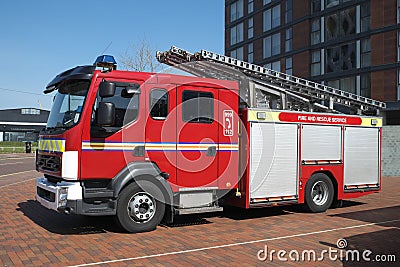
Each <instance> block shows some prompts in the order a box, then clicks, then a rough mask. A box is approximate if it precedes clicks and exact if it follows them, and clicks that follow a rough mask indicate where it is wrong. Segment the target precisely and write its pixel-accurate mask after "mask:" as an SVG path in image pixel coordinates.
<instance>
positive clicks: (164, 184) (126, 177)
mask: <svg viewBox="0 0 400 267" xmlns="http://www.w3.org/2000/svg"><path fill="white" fill-rule="evenodd" d="M160 173H161V170H160V169H159V167H158V166H157V164H156V163H154V162H131V163H129V164H128V165H127V166H126V167H125V168H124V169H123V170H121V171H120V172H119V173H118V174H117V175H116V176H115V177H114V179H113V180H112V184H111V187H112V189H113V195H114V197H115V198H118V196H119V194H120V193H121V192H122V190H123V189H124V188H126V187H127V186H128V185H130V184H132V183H134V182H135V183H137V184H138V186H139V187H140V181H147V182H150V183H152V184H154V186H156V187H158V188H159V189H160V190H161V192H162V193H163V196H164V200H165V204H166V211H165V215H164V220H165V221H166V222H172V220H173V192H172V188H171V186H170V184H169V183H168V181H167V180H166V179H165V178H163V177H162V176H161V175H160Z"/></svg>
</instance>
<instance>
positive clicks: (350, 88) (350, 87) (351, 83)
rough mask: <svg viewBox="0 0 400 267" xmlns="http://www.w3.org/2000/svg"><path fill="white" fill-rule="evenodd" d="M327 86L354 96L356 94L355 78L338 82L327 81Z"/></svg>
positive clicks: (347, 78)
mask: <svg viewBox="0 0 400 267" xmlns="http://www.w3.org/2000/svg"><path fill="white" fill-rule="evenodd" d="M328 86H330V87H333V88H338V89H340V90H343V91H346V92H349V93H352V94H355V93H356V77H355V76H351V77H346V78H342V79H340V80H333V81H328Z"/></svg>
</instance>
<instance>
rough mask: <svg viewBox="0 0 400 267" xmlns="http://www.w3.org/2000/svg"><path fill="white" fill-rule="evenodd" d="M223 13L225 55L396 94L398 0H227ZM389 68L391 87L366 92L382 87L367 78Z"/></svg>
mask: <svg viewBox="0 0 400 267" xmlns="http://www.w3.org/2000/svg"><path fill="white" fill-rule="evenodd" d="M304 3H308V4H307V5H308V6H304ZM242 6H244V9H243V10H242ZM377 8H380V9H379V10H381V9H383V10H385V12H386V13H387V15H386V13H385V18H384V20H383V17H382V16H380V14H379V11H377ZM295 11H296V12H295ZM243 13H244V14H243ZM226 14H227V18H226V22H227V31H226V33H227V37H228V38H229V39H228V43H227V47H226V53H227V55H232V56H235V57H237V58H240V59H242V58H244V60H247V61H249V62H251V63H254V64H257V65H261V66H266V67H269V68H271V69H275V70H282V71H284V72H286V73H288V74H292V73H297V75H299V76H301V77H304V78H306V79H312V80H314V81H316V82H320V83H324V84H327V85H328V84H329V85H331V86H333V87H337V88H340V89H343V90H346V91H349V92H352V93H357V94H360V95H362V96H366V97H368V96H370V97H374V98H378V100H384V99H379V97H381V98H382V97H383V98H392V99H394V98H396V97H397V99H400V73H398V72H400V30H399V29H398V25H400V0H396V1H391V2H390V4H389V3H386V2H385V4H383V3H382V2H381V1H376V2H373V1H372V0H361V1H355V0H310V1H308V2H304V1H294V0H263V1H259V2H258V1H254V0H243V1H239V0H236V1H235V0H231V1H227V5H226ZM375 19H376V22H374V23H372V22H371V20H375ZM396 26H397V27H396ZM394 32H395V34H394ZM386 33H387V34H386ZM305 35H308V36H305ZM395 36H396V39H397V40H393V39H394V38H395ZM382 39H383V40H382ZM393 41H394V42H393ZM395 42H396V45H395ZM380 46H382V47H380ZM392 47H395V49H396V52H395V53H393V51H388V48H389V49H391V48H392ZM373 53H378V54H379V55H380V56H379V57H378V56H374V57H373V56H372V55H374V54H373ZM393 55H394V56H393ZM299 61H300V63H299ZM396 64H399V65H396ZM389 69H390V71H391V74H390V75H391V76H390V77H391V78H392V80H394V75H395V73H396V79H395V81H394V82H393V87H394V90H395V93H394V92H390V93H386V91H385V93H382V92H379V93H377V94H376V95H374V94H371V88H374V89H372V90H378V91H382V90H383V89H382V88H381V86H377V87H376V86H374V85H372V84H373V82H374V81H375V83H376V82H377V81H381V80H382V79H385V82H386V80H387V79H388V78H387V77H389V76H387V74H386V72H387V70H389ZM375 73H377V75H380V76H379V77H383V76H385V77H386V78H375V76H374V75H375ZM385 86H386V85H385ZM377 88H378V89H377ZM385 88H386V87H385ZM385 90H386V89H385Z"/></svg>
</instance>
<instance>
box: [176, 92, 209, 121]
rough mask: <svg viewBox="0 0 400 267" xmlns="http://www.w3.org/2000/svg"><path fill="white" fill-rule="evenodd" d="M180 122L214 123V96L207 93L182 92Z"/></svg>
mask: <svg viewBox="0 0 400 267" xmlns="http://www.w3.org/2000/svg"><path fill="white" fill-rule="evenodd" d="M182 120H183V121H186V122H194V123H212V122H213V121H214V96H213V94H212V93H209V92H199V91H183V93H182Z"/></svg>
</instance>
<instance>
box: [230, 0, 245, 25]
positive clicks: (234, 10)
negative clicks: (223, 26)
mask: <svg viewBox="0 0 400 267" xmlns="http://www.w3.org/2000/svg"><path fill="white" fill-rule="evenodd" d="M243 5H244V0H238V1H236V2H234V3H233V4H231V13H230V14H231V22H233V21H235V20H237V19H240V18H241V17H243V14H244V13H243Z"/></svg>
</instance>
